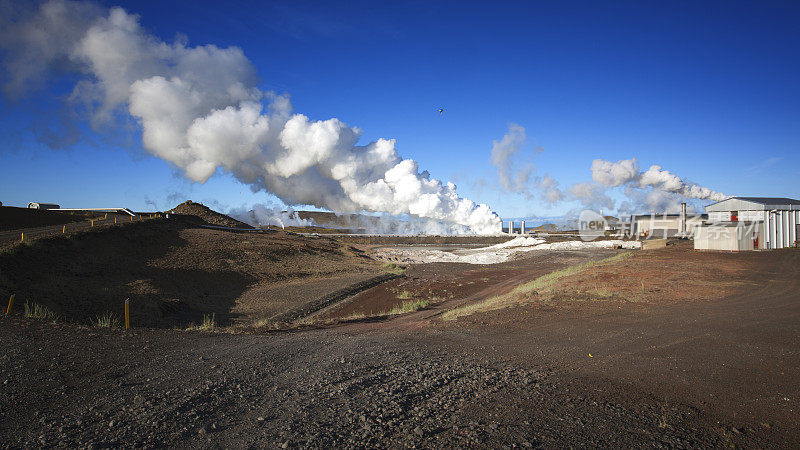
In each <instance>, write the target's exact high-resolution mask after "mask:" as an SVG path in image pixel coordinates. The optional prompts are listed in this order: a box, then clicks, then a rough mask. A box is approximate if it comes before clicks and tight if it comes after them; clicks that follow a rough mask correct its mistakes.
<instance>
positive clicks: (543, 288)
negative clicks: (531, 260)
mask: <svg viewBox="0 0 800 450" xmlns="http://www.w3.org/2000/svg"><path fill="white" fill-rule="evenodd" d="M632 254H633V253H632V252H625V253H619V254H617V255H614V256H612V257H610V258H605V259H600V260H597V261H588V262H585V263H583V264H578V265H576V266H569V267H565V268H563V269H561V270H556V271H553V272H550V273H548V274H546V275H542V276H541V277H539V278H537V279H535V280H533V281H529V282H527V283H524V284H521V285H519V286H517V287H516V288H514V290H512V291H511V292H509V293H507V294H503V295H499V296H496V297H492V298H488V299H485V300H481V301H478V302H475V303H471V304H469V305H465V306H462V307H459V308H454V309H451V310H450V311H447V312H445V313H444V314H442V319H444V320H453V319H457V318H459V317H464V316H469V315H472V314H475V313H477V312H486V311H493V310H496V309H502V308H507V307H509V306H513V305H517V304H521V303H524V302H525V301H527V300H528V299H529V298H530V296H531V295H532V294H534V293H536V294H546V293H550V292H552V291H553V288H554V287H555V285H556V284H557V283H558V282H560V281H561V280H562V279H563V278H566V277H568V276H570V275H575V274H577V273H581V272H583V271H585V270H587V269H590V268H592V267H594V266H596V265H598V264H608V263H614V262H616V261H619V260H622V259H624V258H628V257H629V256H631V255H632ZM596 291H597V294H598V296H599V297H610V296H611V293H610V292H607V291H605V290H596Z"/></svg>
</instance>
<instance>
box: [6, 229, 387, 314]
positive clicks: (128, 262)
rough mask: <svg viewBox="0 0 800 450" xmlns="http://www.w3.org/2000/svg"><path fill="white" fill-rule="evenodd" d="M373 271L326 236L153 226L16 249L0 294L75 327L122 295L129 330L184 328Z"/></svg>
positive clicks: (271, 309) (291, 301)
mask: <svg viewBox="0 0 800 450" xmlns="http://www.w3.org/2000/svg"><path fill="white" fill-rule="evenodd" d="M381 273H383V271H382V270H381V265H380V264H378V263H376V262H374V261H371V260H369V259H368V258H365V257H363V255H362V254H361V253H360V252H359V251H358V250H356V249H353V248H351V247H349V246H346V245H341V244H339V243H337V242H335V241H332V240H330V239H327V238H321V237H303V236H297V235H294V234H290V233H285V232H282V231H274V232H263V233H232V232H227V231H219V230H213V229H206V228H196V227H194V226H192V225H190V224H187V223H186V222H185V221H183V220H181V219H179V218H171V219H158V220H156V219H154V220H147V221H139V222H129V223H123V224H120V225H118V226H115V227H113V226H112V227H104V228H93V229H90V230H89V231H84V232H80V233H76V234H71V235H65V236H61V235H58V236H56V237H50V238H42V239H39V240H36V241H34V242H32V243H30V244H16V245H15V246H14V247H11V248H9V249H8V250H6V251H4V252H2V253H0V296H1V297H2V298H5V299H7V298H8V296H9V295H10V294H16V301H15V305H16V309H15V312H17V313H21V312H22V310H23V307H24V304H25V302H29V303H30V304H34V303H36V304H40V305H42V306H44V307H46V308H47V309H49V310H50V311H52V312H53V313H54V314H56V315H57V316H59V317H60V318H62V319H64V320H67V321H70V322H76V323H81V324H89V323H90V322H92V321H94V320H95V319H96V318H97V317H98V316H102V315H104V314H107V313H111V314H113V315H114V316H116V317H117V318H118V319H120V318H121V316H122V314H123V305H124V300H125V299H126V298H129V299H130V301H131V320H132V321H133V323H134V324H135V325H136V326H151V327H172V326H186V325H188V324H190V323H195V322H198V321H199V320H201V319H202V318H203V316H204V315H206V314H208V315H211V314H214V315H215V317H216V320H217V323H218V324H220V325H228V324H230V323H233V322H237V323H246V324H252V323H253V322H254V321H257V320H262V319H268V318H269V317H271V316H274V315H277V314H280V313H283V312H286V311H287V310H289V309H292V308H295V307H297V306H299V305H302V304H304V303H306V302H309V301H312V300H314V299H316V298H318V297H322V296H324V295H326V294H328V293H330V292H333V291H336V290H337V289H340V288H343V287H345V286H348V285H350V284H353V283H358V282H360V281H363V280H365V279H369V278H371V277H374V276H376V275H379V274H381Z"/></svg>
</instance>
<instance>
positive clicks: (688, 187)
mask: <svg viewBox="0 0 800 450" xmlns="http://www.w3.org/2000/svg"><path fill="white" fill-rule="evenodd" d="M591 170H592V179H593V180H594V181H596V182H598V183H600V184H601V185H603V186H607V187H616V186H623V185H624V186H627V187H633V188H640V189H645V188H653V190H655V191H662V192H667V193H672V194H677V195H680V196H683V197H687V198H697V199H703V200H712V201H720V200H725V199H726V198H728V196H727V195H725V194H723V193H721V192H716V191H713V190H711V189H709V188H707V187H703V186H700V185H697V184H695V183H692V182H690V181H686V180H684V179H682V178H680V177H678V176H677V175H674V174H672V173H671V172H669V171H668V170H663V169H662V168H661V166H657V165H652V166H650V168H649V169H647V171H644V172H642V171H640V170H639V166H638V164H637V163H636V158H631V159H624V160H621V161H617V162H611V161H606V160H603V159H595V160H594V161H592V169H591Z"/></svg>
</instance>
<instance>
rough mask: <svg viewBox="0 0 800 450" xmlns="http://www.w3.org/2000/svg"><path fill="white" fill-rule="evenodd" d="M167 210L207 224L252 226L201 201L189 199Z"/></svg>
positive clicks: (238, 226)
mask: <svg viewBox="0 0 800 450" xmlns="http://www.w3.org/2000/svg"><path fill="white" fill-rule="evenodd" d="M169 212H170V213H173V214H180V215H183V216H186V217H190V218H194V219H197V220H199V221H202V222H204V223H206V224H209V225H216V226H220V227H230V228H244V229H250V228H253V227H251V226H250V225H248V224H246V223H244V222H240V221H238V220H236V219H234V218H232V217H230V216H227V215H225V214H221V213H218V212H216V211H214V210H213V209H211V208H209V207H208V206H206V205H204V204H202V203H197V202H193V201H191V200H187V201H185V202H183V203H181V204H180V205H178V206H176V207H174V208H172V209H171V210H169Z"/></svg>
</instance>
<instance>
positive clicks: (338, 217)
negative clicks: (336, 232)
mask: <svg viewBox="0 0 800 450" xmlns="http://www.w3.org/2000/svg"><path fill="white" fill-rule="evenodd" d="M297 215H298V217H300V218H301V219H307V220H309V219H312V220H314V222H316V224H317V225H319V226H321V227H325V228H347V229H352V230H358V229H363V228H366V227H367V226H368V225H372V226H375V225H377V224H378V221H379V220H380V219H379V218H378V217H374V216H365V215H363V214H336V213H332V212H324V211H297Z"/></svg>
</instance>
